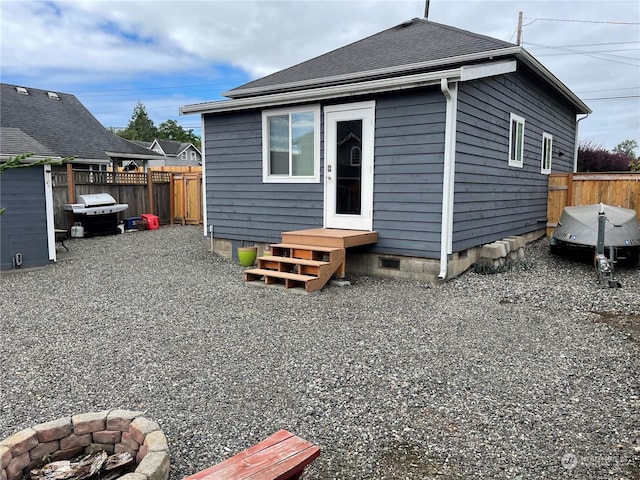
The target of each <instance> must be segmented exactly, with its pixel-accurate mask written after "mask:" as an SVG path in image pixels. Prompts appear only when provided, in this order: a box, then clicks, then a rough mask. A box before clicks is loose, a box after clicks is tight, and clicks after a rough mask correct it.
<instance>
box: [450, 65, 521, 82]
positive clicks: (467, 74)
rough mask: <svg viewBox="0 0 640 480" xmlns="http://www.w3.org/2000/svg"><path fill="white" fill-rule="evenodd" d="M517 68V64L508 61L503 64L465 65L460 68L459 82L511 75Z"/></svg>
mask: <svg viewBox="0 0 640 480" xmlns="http://www.w3.org/2000/svg"><path fill="white" fill-rule="evenodd" d="M517 68H518V62H517V61H515V60H508V61H504V62H492V63H483V64H479V65H465V66H463V67H462V75H460V81H461V82H468V81H469V80H476V79H478V78H486V77H493V76H495V75H504V74H506V73H513V72H515V71H516V69H517Z"/></svg>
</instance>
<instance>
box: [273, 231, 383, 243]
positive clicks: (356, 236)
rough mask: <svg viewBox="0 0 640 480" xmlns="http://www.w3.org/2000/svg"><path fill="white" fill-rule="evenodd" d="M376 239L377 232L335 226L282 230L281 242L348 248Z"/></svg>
mask: <svg viewBox="0 0 640 480" xmlns="http://www.w3.org/2000/svg"><path fill="white" fill-rule="evenodd" d="M377 241H378V232H365V231H361V230H339V229H335V228H311V229H309V230H297V231H293V232H282V243H294V244H298V245H315V246H319V247H337V248H349V247H358V246H360V245H370V244H373V243H376V242H377Z"/></svg>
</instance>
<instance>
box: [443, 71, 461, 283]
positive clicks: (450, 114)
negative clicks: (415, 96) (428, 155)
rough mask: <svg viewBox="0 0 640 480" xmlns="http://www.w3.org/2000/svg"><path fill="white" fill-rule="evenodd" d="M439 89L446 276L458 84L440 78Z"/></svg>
mask: <svg viewBox="0 0 640 480" xmlns="http://www.w3.org/2000/svg"><path fill="white" fill-rule="evenodd" d="M440 90H442V93H443V95H444V98H445V99H446V100H447V110H446V116H445V130H444V171H443V178H442V227H441V234H440V273H439V274H438V278H440V279H442V280H444V279H446V278H447V263H448V262H449V255H450V254H451V253H452V249H453V194H454V187H455V174H456V115H457V111H458V84H457V83H456V82H453V83H451V84H449V81H448V80H447V79H446V78H443V79H442V80H440Z"/></svg>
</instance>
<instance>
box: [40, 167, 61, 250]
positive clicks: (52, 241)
mask: <svg viewBox="0 0 640 480" xmlns="http://www.w3.org/2000/svg"><path fill="white" fill-rule="evenodd" d="M43 173H44V205H45V207H44V209H45V212H46V216H47V220H46V221H47V248H48V250H49V260H51V261H52V262H55V261H57V259H58V257H57V255H56V232H55V223H54V218H53V179H52V177H51V165H44V166H43Z"/></svg>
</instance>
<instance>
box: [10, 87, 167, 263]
mask: <svg viewBox="0 0 640 480" xmlns="http://www.w3.org/2000/svg"><path fill="white" fill-rule="evenodd" d="M0 133H1V138H0V162H4V161H6V160H7V159H8V158H10V157H13V156H16V155H21V154H26V153H32V154H33V156H32V157H30V159H28V160H27V162H28V161H33V160H39V159H43V158H52V159H61V158H66V157H75V158H74V160H73V168H74V169H90V170H100V169H106V167H107V166H108V165H112V164H113V163H115V164H117V165H121V164H122V162H128V161H131V160H135V161H136V162H146V161H148V160H150V159H154V158H157V157H158V155H157V154H155V153H154V152H150V151H149V150H147V149H145V148H143V147H141V146H139V145H135V144H133V143H132V142H129V141H128V140H125V139H123V138H120V137H117V136H116V135H113V134H111V133H109V132H108V131H107V130H106V129H105V128H104V127H103V126H102V125H101V124H100V122H98V120H97V119H96V118H95V117H94V116H93V115H92V114H91V113H90V112H89V111H88V110H87V109H86V108H85V107H84V106H83V105H82V104H81V103H80V102H79V101H78V99H77V98H76V97H75V96H73V95H69V94H64V93H56V92H50V91H47V90H39V89H35V88H24V87H20V86H16V85H8V84H4V83H3V84H0ZM65 168H66V167H65V166H60V167H56V166H53V167H52V166H33V167H27V168H17V169H9V170H6V171H4V172H3V173H2V174H0V206H1V207H4V208H6V211H5V213H4V215H1V216H0V269H1V270H6V269H11V268H13V267H14V266H17V265H16V263H19V262H20V261H21V263H22V265H21V266H22V267H27V266H38V265H45V264H47V263H49V262H51V261H55V260H56V248H55V231H54V218H53V199H52V185H51V173H50V172H51V170H52V169H54V170H55V169H65ZM74 200H75V199H74ZM17 254H18V255H17ZM16 255H17V256H16ZM16 259H18V261H16Z"/></svg>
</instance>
